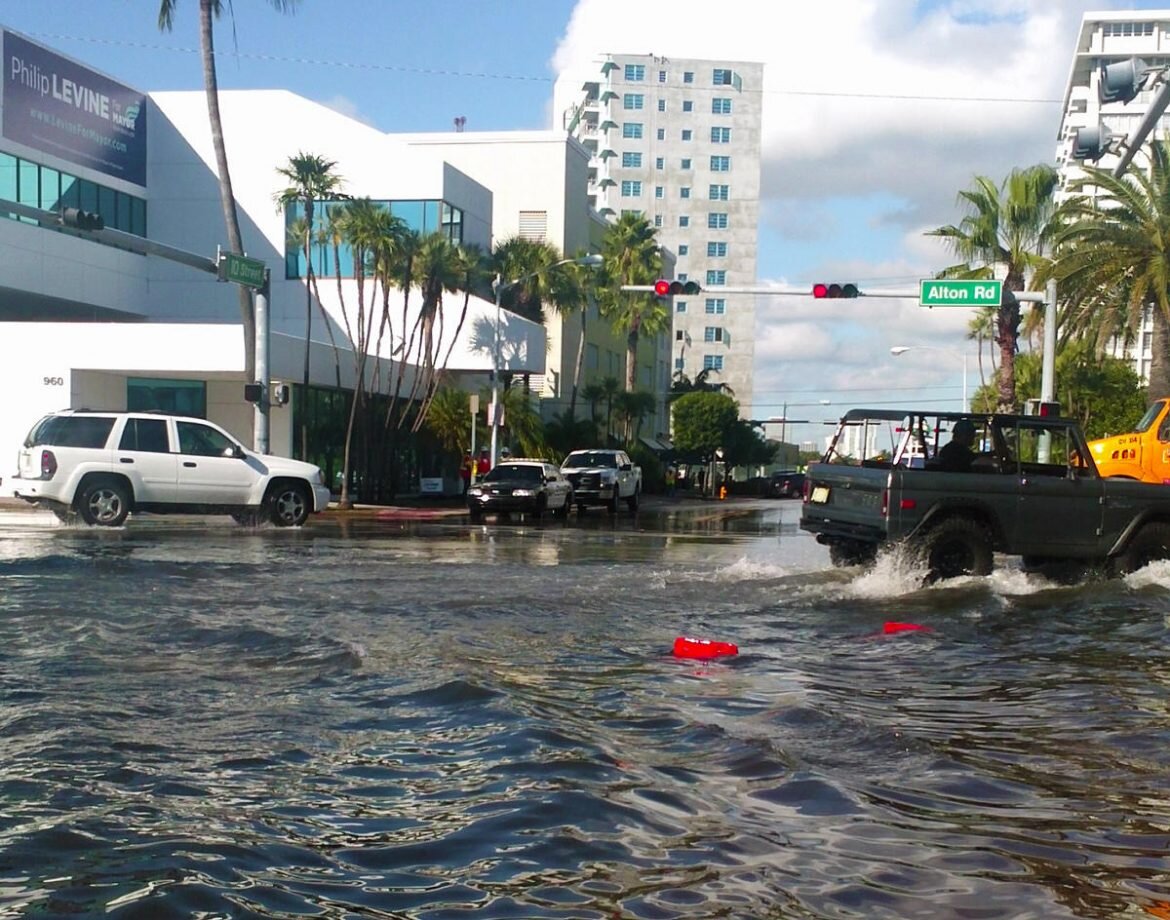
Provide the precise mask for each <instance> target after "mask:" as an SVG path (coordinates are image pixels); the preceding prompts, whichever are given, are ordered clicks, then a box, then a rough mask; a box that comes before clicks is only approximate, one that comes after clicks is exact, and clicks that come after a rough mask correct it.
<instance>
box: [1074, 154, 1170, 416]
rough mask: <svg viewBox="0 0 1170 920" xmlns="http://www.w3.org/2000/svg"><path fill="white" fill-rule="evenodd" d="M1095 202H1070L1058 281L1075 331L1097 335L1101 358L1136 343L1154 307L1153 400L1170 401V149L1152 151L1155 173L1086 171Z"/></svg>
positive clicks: (1082, 185)
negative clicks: (1133, 338)
mask: <svg viewBox="0 0 1170 920" xmlns="http://www.w3.org/2000/svg"><path fill="white" fill-rule="evenodd" d="M1089 187H1092V188H1093V192H1094V193H1093V196H1092V197H1082V196H1078V197H1075V198H1073V199H1071V200H1070V201H1068V202H1066V203H1065V205H1064V206H1063V208H1062V216H1063V217H1064V219H1065V221H1066V223H1065V226H1064V227H1063V228H1062V229H1061V231H1060V232H1059V233H1058V234H1057V237H1056V239H1057V247H1058V248H1057V256H1056V260H1055V263H1054V264H1053V266H1052V274H1053V275H1054V276H1055V277H1056V278H1057V279H1058V281H1059V283H1060V286H1061V291H1062V293H1063V294H1064V297H1065V299H1066V301H1067V302H1068V304H1069V307H1068V308H1067V309H1066V311H1065V312H1066V322H1067V323H1068V324H1069V327H1070V329H1071V330H1076V331H1079V332H1080V333H1081V334H1083V335H1087V334H1092V335H1093V336H1094V337H1095V345H1096V347H1097V348H1098V350H1100V349H1101V347H1102V346H1104V345H1105V344H1106V343H1107V342H1108V340H1109V339H1110V338H1112V337H1113V336H1118V335H1120V336H1121V337H1123V338H1124V337H1125V336H1126V335H1127V334H1128V335H1132V333H1133V331H1134V330H1135V329H1136V328H1137V327H1138V325H1139V324H1140V321H1141V314H1142V311H1143V310H1144V309H1145V308H1147V307H1152V314H1153V336H1152V338H1153V343H1152V353H1151V361H1150V380H1149V391H1148V393H1149V396H1150V398H1158V397H1162V396H1167V395H1170V354H1168V350H1170V141H1168V140H1166V139H1165V138H1163V139H1160V140H1157V141H1154V142H1153V143H1152V144H1151V145H1150V167H1149V172H1148V173H1143V172H1140V171H1137V172H1135V171H1132V170H1131V171H1130V172H1127V173H1126V174H1125V175H1124V176H1122V177H1120V178H1117V177H1115V176H1114V175H1113V174H1112V173H1111V172H1109V171H1108V170H1103V169H1098V168H1096V167H1085V176H1084V178H1083V179H1082V180H1080V181H1079V182H1077V183H1076V184H1075V185H1074V186H1073V191H1083V190H1084V189H1086V188H1089Z"/></svg>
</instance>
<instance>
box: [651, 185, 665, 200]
mask: <svg viewBox="0 0 1170 920" xmlns="http://www.w3.org/2000/svg"><path fill="white" fill-rule="evenodd" d="M654 197H655V198H664V197H666V189H664V188H663V187H662V186H661V185H656V186H654Z"/></svg>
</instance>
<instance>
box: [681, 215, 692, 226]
mask: <svg viewBox="0 0 1170 920" xmlns="http://www.w3.org/2000/svg"><path fill="white" fill-rule="evenodd" d="M678 225H679V226H680V227H689V226H690V225H691V219H690V218H689V217H687V215H685V214H683V215H681V216H680V217H679V219H678Z"/></svg>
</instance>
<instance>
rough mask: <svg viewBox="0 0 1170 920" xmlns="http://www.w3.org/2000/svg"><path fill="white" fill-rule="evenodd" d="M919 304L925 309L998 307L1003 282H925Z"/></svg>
mask: <svg viewBox="0 0 1170 920" xmlns="http://www.w3.org/2000/svg"><path fill="white" fill-rule="evenodd" d="M921 284H922V288H921V291H920V293H919V295H918V302H919V303H920V304H921V305H922V306H924V307H998V306H999V302H1000V298H1001V297H1002V296H1003V282H1002V281H949V280H947V281H944V280H940V279H937V278H931V279H928V280H923V281H922V282H921Z"/></svg>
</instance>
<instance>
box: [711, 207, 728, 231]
mask: <svg viewBox="0 0 1170 920" xmlns="http://www.w3.org/2000/svg"><path fill="white" fill-rule="evenodd" d="M707 229H709V230H726V229H727V214H726V213H725V212H719V211H712V212H711V213H710V214H708V215H707Z"/></svg>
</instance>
